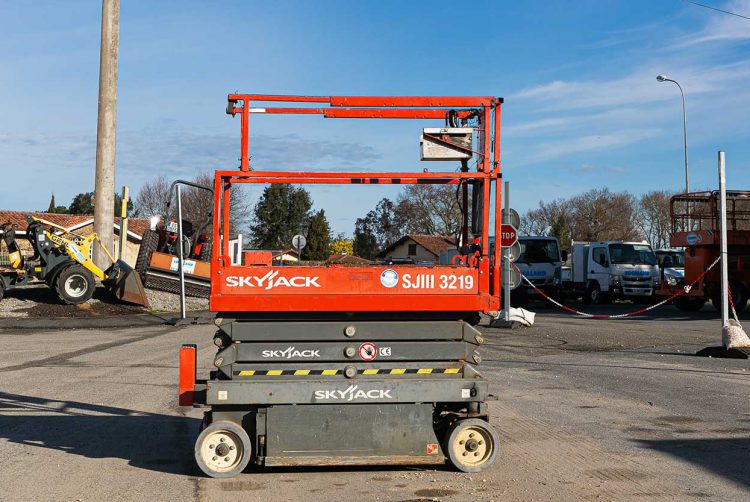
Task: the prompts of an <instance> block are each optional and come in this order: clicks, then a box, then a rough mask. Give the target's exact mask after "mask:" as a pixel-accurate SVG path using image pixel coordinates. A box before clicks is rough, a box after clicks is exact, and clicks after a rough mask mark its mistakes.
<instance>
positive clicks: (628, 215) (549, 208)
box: [520, 188, 643, 249]
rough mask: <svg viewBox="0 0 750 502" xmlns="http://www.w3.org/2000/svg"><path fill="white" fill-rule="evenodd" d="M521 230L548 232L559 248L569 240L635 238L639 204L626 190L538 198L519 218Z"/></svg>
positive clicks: (565, 246) (538, 232) (536, 233)
mask: <svg viewBox="0 0 750 502" xmlns="http://www.w3.org/2000/svg"><path fill="white" fill-rule="evenodd" d="M520 231H521V233H523V234H527V235H552V236H555V237H557V239H558V240H559V241H560V245H561V247H562V248H563V249H567V248H568V246H569V244H570V240H571V239H574V240H582V241H597V240H619V239H622V240H638V239H641V238H642V236H643V234H642V233H641V229H640V226H639V206H638V201H637V200H636V198H635V197H633V196H632V195H631V194H629V193H627V192H622V193H613V192H610V191H609V189H607V188H603V189H594V190H589V191H588V192H585V193H582V194H580V195H576V196H575V197H571V198H569V199H556V200H554V201H552V202H542V201H540V202H539V207H538V208H536V209H531V210H529V211H527V212H526V214H525V215H524V216H523V218H521V228H520Z"/></svg>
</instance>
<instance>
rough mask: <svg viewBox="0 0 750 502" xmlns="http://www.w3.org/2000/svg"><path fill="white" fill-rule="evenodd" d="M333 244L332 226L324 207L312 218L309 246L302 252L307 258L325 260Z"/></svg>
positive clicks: (308, 235)
mask: <svg viewBox="0 0 750 502" xmlns="http://www.w3.org/2000/svg"><path fill="white" fill-rule="evenodd" d="M330 246H331V226H330V225H329V224H328V220H327V219H326V213H325V211H323V210H322V209H321V210H320V211H318V212H317V213H315V214H313V215H312V217H311V218H310V227H309V229H308V231H307V246H306V247H305V249H303V250H302V254H303V256H304V257H305V259H307V260H320V261H322V260H325V259H327V258H328V251H329V248H330Z"/></svg>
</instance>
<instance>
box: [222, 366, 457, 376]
mask: <svg viewBox="0 0 750 502" xmlns="http://www.w3.org/2000/svg"><path fill="white" fill-rule="evenodd" d="M460 372H461V368H371V369H370V368H368V369H361V370H357V374H358V375H368V376H369V375H439V374H445V375H457V374H458V373H460ZM343 374H344V370H342V369H341V370H241V371H235V372H234V376H241V377H245V376H336V375H343Z"/></svg>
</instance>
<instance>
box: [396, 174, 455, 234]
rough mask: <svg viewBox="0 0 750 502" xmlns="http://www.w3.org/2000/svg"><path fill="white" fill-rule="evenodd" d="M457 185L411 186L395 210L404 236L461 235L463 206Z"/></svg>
mask: <svg viewBox="0 0 750 502" xmlns="http://www.w3.org/2000/svg"><path fill="white" fill-rule="evenodd" d="M458 201H459V199H458V192H457V189H456V186H455V185H407V186H406V187H405V188H404V191H403V192H402V193H401V195H399V197H398V199H397V204H396V208H395V221H396V226H397V227H398V228H399V229H400V230H401V231H402V232H404V233H414V234H429V235H446V236H451V237H453V238H454V239H456V242H458V238H459V236H460V234H461V207H460V205H459V202H458Z"/></svg>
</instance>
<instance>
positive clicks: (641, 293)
mask: <svg viewBox="0 0 750 502" xmlns="http://www.w3.org/2000/svg"><path fill="white" fill-rule="evenodd" d="M571 265H572V278H573V286H574V288H575V289H576V290H578V291H579V292H581V293H582V296H583V299H584V301H585V302H588V303H600V302H603V301H605V300H608V299H630V300H634V301H636V302H644V301H648V300H649V299H650V298H651V297H652V296H653V294H654V292H655V291H656V290H657V289H658V287H659V284H660V282H661V278H660V274H659V266H658V264H657V260H656V255H655V254H654V251H653V250H652V249H651V246H650V245H649V244H647V243H645V242H623V241H600V242H586V243H584V242H574V243H573V248H572V263H571Z"/></svg>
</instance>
